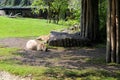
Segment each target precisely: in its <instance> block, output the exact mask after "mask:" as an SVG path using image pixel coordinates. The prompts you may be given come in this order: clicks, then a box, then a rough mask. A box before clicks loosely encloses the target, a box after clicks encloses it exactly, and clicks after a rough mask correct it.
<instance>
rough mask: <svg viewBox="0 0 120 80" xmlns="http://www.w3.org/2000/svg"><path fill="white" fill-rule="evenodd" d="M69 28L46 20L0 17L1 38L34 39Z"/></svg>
mask: <svg viewBox="0 0 120 80" xmlns="http://www.w3.org/2000/svg"><path fill="white" fill-rule="evenodd" d="M65 27H68V26H63V25H57V24H52V23H50V24H49V23H47V21H46V20H44V19H31V18H8V17H0V38H6V37H33V36H40V35H46V34H49V33H50V31H51V30H59V29H62V28H65Z"/></svg>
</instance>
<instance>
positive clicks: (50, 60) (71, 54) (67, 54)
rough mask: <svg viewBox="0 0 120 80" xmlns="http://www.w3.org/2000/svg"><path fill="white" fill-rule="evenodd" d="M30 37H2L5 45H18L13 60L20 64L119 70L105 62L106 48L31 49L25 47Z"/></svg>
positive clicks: (2, 42) (1, 42) (0, 40)
mask: <svg viewBox="0 0 120 80" xmlns="http://www.w3.org/2000/svg"><path fill="white" fill-rule="evenodd" d="M28 40H29V38H5V39H0V44H1V45H4V46H5V47H16V48H19V51H18V52H17V53H14V54H18V55H20V56H19V57H13V58H12V60H17V61H19V62H18V64H25V65H31V66H45V67H55V66H60V67H65V68H70V69H71V68H72V69H84V68H88V67H89V68H90V67H91V68H92V67H94V68H97V69H105V70H111V71H112V70H118V69H120V67H118V66H107V65H106V63H105V48H50V49H49V50H48V52H42V51H30V50H26V49H25V44H26V42H27V41H28Z"/></svg>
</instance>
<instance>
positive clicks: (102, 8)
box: [99, 0, 107, 42]
mask: <svg viewBox="0 0 120 80" xmlns="http://www.w3.org/2000/svg"><path fill="white" fill-rule="evenodd" d="M99 20H100V32H101V33H100V38H101V41H104V42H106V39H105V38H106V20H107V1H106V0H100V3H99Z"/></svg>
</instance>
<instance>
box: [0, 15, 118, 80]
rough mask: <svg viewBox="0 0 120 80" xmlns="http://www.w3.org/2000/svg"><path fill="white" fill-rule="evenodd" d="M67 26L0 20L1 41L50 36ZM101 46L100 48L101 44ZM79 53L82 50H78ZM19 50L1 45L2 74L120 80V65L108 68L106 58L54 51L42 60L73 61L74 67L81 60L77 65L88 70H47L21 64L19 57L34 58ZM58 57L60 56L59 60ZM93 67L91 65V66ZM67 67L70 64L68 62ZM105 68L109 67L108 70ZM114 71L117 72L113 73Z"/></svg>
mask: <svg viewBox="0 0 120 80" xmlns="http://www.w3.org/2000/svg"><path fill="white" fill-rule="evenodd" d="M66 27H68V26H63V25H57V24H52V23H50V24H49V23H47V21H46V20H43V19H30V18H8V17H0V38H8V37H35V36H40V35H46V34H49V32H50V31H51V30H60V29H62V28H66ZM99 46H100V47H101V46H102V45H99ZM57 49H58V48H57ZM77 50H79V48H78V49H77ZM19 51H20V49H18V48H10V47H6V46H4V45H0V70H1V71H7V72H10V73H12V74H15V75H20V76H27V75H29V74H31V75H32V77H33V79H34V80H120V70H117V69H116V68H117V67H119V66H120V65H117V64H109V65H108V64H106V63H105V60H104V58H101V57H100V56H99V57H95V58H94V59H91V58H87V57H86V58H84V57H83V56H82V54H83V53H82V52H80V51H79V52H78V53H74V52H75V51H73V52H72V50H70V51H68V52H69V54H66V51H67V50H63V52H61V53H59V49H58V52H52V51H51V52H49V53H46V54H47V55H45V58H43V57H44V56H42V58H43V60H48V61H51V62H52V61H53V62H57V61H59V60H63V61H69V60H71V61H73V62H72V63H71V64H73V63H74V62H75V61H78V63H76V64H75V65H77V64H79V63H80V64H81V63H83V65H87V68H79V69H75V68H74V69H70V68H65V67H60V66H59V67H49V66H48V67H45V66H35V65H33V66H31V65H25V64H21V61H20V60H17V59H19V58H25V59H31V58H29V57H28V58H27V56H26V54H24V56H23V54H22V55H21V54H19V53H18V52H19ZM83 52H84V51H83ZM86 52H87V51H85V52H84V55H85V54H87V53H89V52H87V53H86ZM64 53H65V54H64ZM94 53H95V52H94V51H93V52H91V53H89V54H88V56H89V55H91V54H94ZM39 54H40V53H39ZM51 54H52V55H51ZM62 54H63V55H62ZM72 54H74V55H72ZM27 55H30V54H27ZM41 55H43V54H41ZM57 55H59V56H58V57H57ZM75 55H76V57H75ZM79 55H81V56H79ZM98 55H99V54H98ZM25 56H26V57H25ZM33 56H35V58H38V59H39V58H40V59H41V57H39V56H38V55H37V54H36V55H35V54H33ZM50 56H51V57H50ZM61 56H62V58H61ZM79 57H81V58H79ZM82 57H83V58H82ZM79 61H81V62H79ZM22 63H23V62H22ZM91 64H92V66H89V65H91ZM66 65H69V64H67V63H66ZM81 66H82V65H81ZM104 67H106V69H105V68H104ZM109 67H110V68H109ZM112 68H113V69H115V70H110V69H112Z"/></svg>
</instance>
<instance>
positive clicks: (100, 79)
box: [0, 47, 120, 80]
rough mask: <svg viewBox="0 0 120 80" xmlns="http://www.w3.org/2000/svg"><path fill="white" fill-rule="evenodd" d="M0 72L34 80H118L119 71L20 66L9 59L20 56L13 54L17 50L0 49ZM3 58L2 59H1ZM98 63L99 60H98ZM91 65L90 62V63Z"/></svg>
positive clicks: (90, 68) (91, 68)
mask: <svg viewBox="0 0 120 80" xmlns="http://www.w3.org/2000/svg"><path fill="white" fill-rule="evenodd" d="M0 50H1V51H0V70H4V71H7V72H10V73H12V74H15V75H20V76H27V75H30V74H31V75H32V76H33V78H34V80H119V79H120V76H119V75H120V71H119V70H116V71H114V73H113V72H111V71H109V70H105V69H100V68H99V69H98V68H93V67H89V68H85V69H67V68H64V67H41V66H29V65H20V64H17V62H16V61H12V59H11V58H13V57H16V56H20V55H17V54H14V53H16V52H17V50H19V49H17V48H5V47H4V48H3V47H1V48H0ZM1 57H4V58H1ZM98 61H99V60H98ZM91 63H92V62H91Z"/></svg>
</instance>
